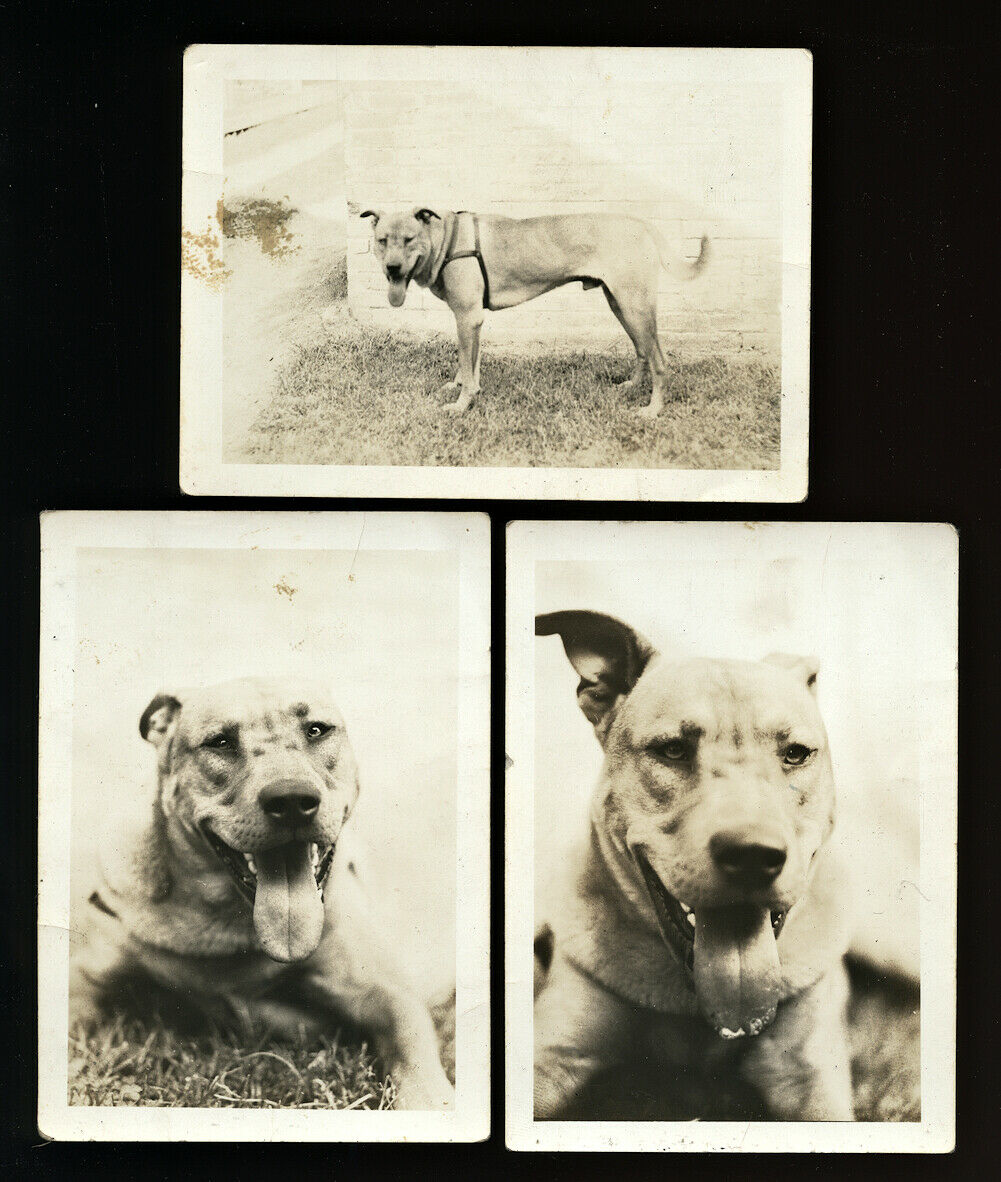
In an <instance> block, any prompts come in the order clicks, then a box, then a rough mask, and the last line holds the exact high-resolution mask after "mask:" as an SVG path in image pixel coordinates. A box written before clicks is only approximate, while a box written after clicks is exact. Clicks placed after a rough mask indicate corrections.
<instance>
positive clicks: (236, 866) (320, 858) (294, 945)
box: [202, 825, 336, 962]
mask: <svg viewBox="0 0 1001 1182" xmlns="http://www.w3.org/2000/svg"><path fill="white" fill-rule="evenodd" d="M202 833H203V834H204V835H205V839H206V841H207V842H208V844H209V846H210V848H211V849H212V851H213V853H214V854H215V855H216V857H217V858H219V860H220V861H221V862H222V863H223V865H224V866H225V867H226V869H227V870H228V871H229V873H230V875H231V877H232V879H233V881H234V883H235V884H236V887H237V890H238V891H239V892H240V894H241V895H243V897H244V898H245V899H246V900H247V902H248V903H249V904H250V905H251V906H252V907H253V910H254V930H255V932H256V933H257V938H258V940H259V941H260V944H261V947H262V948H263V950H264V951H265V952H266V953H267V954H268V956H270V957H271V958H272V960H279V961H286V962H287V961H298V960H304V959H305V958H306V957H307V956H310V955H312V953H313V952H315V951H316V947H317V945H318V944H319V942H320V938H321V936H322V935H323V924H324V909H323V890H324V886H325V885H326V881H327V876H328V875H329V873H330V867H331V864H332V862H333V860H334V850H335V845H336V843H330V844H329V845H325V844H321V843H319V842H315V841H287V842H284V843H282V844H281V845H275V846H272V847H270V848H269V849H262V850H256V851H254V852H253V853H245V852H243V851H241V850H237V849H234V848H233V846H230V845H227V844H226V842H224V841H223V840H222V838H221V837H220V836H219V835H218V834H217V833H215V832H214V831H213V830H212V829H211V828H210V827H209V826H208V825H202Z"/></svg>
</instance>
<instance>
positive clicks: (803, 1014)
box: [743, 963, 854, 1121]
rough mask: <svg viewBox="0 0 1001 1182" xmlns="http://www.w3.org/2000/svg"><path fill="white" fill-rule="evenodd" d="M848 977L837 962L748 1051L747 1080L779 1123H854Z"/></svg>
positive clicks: (789, 1004)
mask: <svg viewBox="0 0 1001 1182" xmlns="http://www.w3.org/2000/svg"><path fill="white" fill-rule="evenodd" d="M847 1001H848V976H847V973H846V972H845V969H844V966H843V965H842V964H840V963H839V964H838V965H837V966H835V967H834V968H832V969H831V970H830V971H829V972H827V973H826V974H825V975H824V976H823V977H821V979H820V980H819V981H818V982H817V983H816V984H815V985H812V986H811V987H810V988H809V989H807V990H805V991H804V992H803V993H801V994H800V995H799V996H798V997H795V998H792V999H791V1000H789V1001H787V1002H783V1003H782V1005H781V1006H780V1007H779V1013H778V1017H777V1018H776V1019H775V1022H774V1023H773V1024H772V1025H771V1026H770V1027H769V1028H768V1029H767V1030H765V1031H764V1032H763V1033H762V1034H759V1035H758V1037H757V1038H755V1039H754V1040H753V1041H752V1042H751V1044H750V1045H749V1046H748V1048H747V1054H746V1057H745V1059H744V1061H743V1073H744V1076H745V1077H746V1078H747V1079H748V1080H749V1081H750V1082H751V1083H752V1084H754V1085H755V1086H756V1087H757V1088H758V1090H759V1091H760V1092H761V1093H762V1095H763V1096H764V1098H765V1102H766V1103H767V1105H768V1107H769V1109H770V1111H771V1113H772V1115H773V1116H775V1117H777V1118H778V1119H780V1120H824V1121H829V1120H854V1115H853V1112H852V1081H851V1058H850V1053H849V1048H848V1035H847V1030H846V1028H845V1006H846V1004H847Z"/></svg>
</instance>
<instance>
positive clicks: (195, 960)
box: [141, 946, 295, 998]
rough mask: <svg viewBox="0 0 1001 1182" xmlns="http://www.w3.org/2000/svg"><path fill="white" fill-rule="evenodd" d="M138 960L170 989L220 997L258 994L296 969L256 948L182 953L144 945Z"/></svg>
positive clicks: (266, 990)
mask: <svg viewBox="0 0 1001 1182" xmlns="http://www.w3.org/2000/svg"><path fill="white" fill-rule="evenodd" d="M141 960H142V967H143V968H144V969H145V970H146V972H148V973H149V974H150V976H152V977H154V978H155V979H156V980H158V981H160V982H161V983H162V984H164V985H167V986H169V987H170V988H172V989H179V990H181V991H190V992H192V993H194V994H195V995H199V994H203V995H204V994H211V995H214V996H219V997H234V996H240V997H246V998H255V997H259V996H261V995H263V994H264V993H266V992H268V991H269V990H270V989H272V988H273V987H274V986H275V985H276V984H278V983H279V982H280V981H281V980H282V979H283V978H285V977H289V976H291V975H292V974H293V973H294V972H295V969H294V967H290V966H289V965H285V964H280V963H278V962H277V961H274V960H271V959H270V958H269V957H267V956H265V955H264V954H263V953H262V952H257V951H247V952H238V953H230V954H227V955H221V956H182V955H178V954H177V953H174V952H169V951H167V950H166V949H162V948H152V947H149V946H146V947H144V948H143V949H142V952H141Z"/></svg>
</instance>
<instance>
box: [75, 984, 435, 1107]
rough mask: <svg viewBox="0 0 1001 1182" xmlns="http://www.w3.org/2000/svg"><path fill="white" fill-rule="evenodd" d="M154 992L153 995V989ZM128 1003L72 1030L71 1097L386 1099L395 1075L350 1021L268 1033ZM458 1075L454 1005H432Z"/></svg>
mask: <svg viewBox="0 0 1001 1182" xmlns="http://www.w3.org/2000/svg"><path fill="white" fill-rule="evenodd" d="M152 996H153V997H154V999H156V997H157V996H158V994H157V993H156V991H153V993H152ZM163 1007H164V1008H163V1016H161V1014H160V1012H159V1009H158V1007H157V1005H156V1001H155V1000H154V1003H153V1004H152V1005H150V1004H142V1003H140V1004H138V1005H136V1006H134V1007H126V1008H125V1009H123V1010H122V1011H121V1012H119V1013H117V1014H115V1015H114V1016H113V1017H109V1018H107V1019H106V1020H105V1021H103V1022H102V1023H101V1024H99V1025H97V1026H94V1027H90V1028H86V1027H83V1026H77V1027H76V1028H75V1029H74V1030H72V1031H71V1032H70V1045H69V1096H68V1100H69V1103H70V1104H93V1105H101V1106H116V1105H130V1106H131V1105H136V1106H141V1107H152V1108H324V1109H334V1108H337V1109H373V1108H374V1109H382V1108H392V1107H393V1098H394V1091H393V1083H392V1080H390V1079H388V1078H387V1077H386V1076H385V1075H384V1074H383V1073H382V1071H381V1069H380V1067H379V1064H378V1062H377V1060H376V1059H375V1056H374V1055H373V1053H372V1051H371V1050H370V1049H369V1048H368V1046H367V1045H366V1044H365V1043H364V1042H363V1041H362V1037H361V1035H360V1034H359V1033H358V1032H357V1031H356V1030H354V1029H351V1028H348V1027H345V1028H344V1030H343V1031H341V1030H337V1029H331V1030H330V1032H329V1034H326V1035H321V1036H319V1037H317V1036H315V1035H307V1034H305V1033H303V1034H302V1035H300V1036H299V1037H298V1038H297V1039H295V1040H294V1041H288V1040H285V1039H282V1040H278V1039H275V1038H274V1037H273V1036H272V1035H271V1034H270V1033H269V1032H268V1031H267V1030H265V1029H264V1028H263V1027H260V1026H256V1027H255V1026H251V1025H246V1024H245V1025H243V1026H242V1027H241V1026H236V1027H231V1028H227V1029H221V1028H218V1027H216V1026H214V1025H206V1023H205V1021H204V1020H199V1019H197V1018H196V1017H195V1016H194V1015H193V1014H192V1013H190V1012H189V1011H187V1010H185V1009H183V1008H178V1007H177V1006H176V1005H174V1004H173V1003H172V1002H171V1001H170V1000H167V1001H165V1002H164V1003H163ZM432 1012H433V1016H434V1018H435V1021H436V1023H437V1026H438V1034H439V1037H440V1039H441V1056H442V1063H443V1064H444V1066H445V1070H446V1072H447V1073H448V1075H449V1078H450V1079H452V1080H453V1082H454V1078H455V1025H454V1022H455V1007H454V1003H453V1002H451V1001H450V1002H447V1003H445V1004H443V1005H441V1006H439V1007H436V1008H435V1009H434V1010H433V1011H432Z"/></svg>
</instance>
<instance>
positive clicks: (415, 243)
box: [361, 206, 441, 308]
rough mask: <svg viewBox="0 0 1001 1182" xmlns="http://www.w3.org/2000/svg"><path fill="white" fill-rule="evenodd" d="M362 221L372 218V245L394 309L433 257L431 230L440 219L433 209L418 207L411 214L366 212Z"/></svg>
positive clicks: (370, 210)
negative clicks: (432, 224) (434, 221)
mask: <svg viewBox="0 0 1001 1182" xmlns="http://www.w3.org/2000/svg"><path fill="white" fill-rule="evenodd" d="M361 217H363V218H371V219H372V245H373V249H374V251H375V257H376V258H377V259H378V260H379V264H380V266H381V267H382V271H383V274H384V275H385V276H386V279H387V280H388V282H389V290H388V293H387V294H388V297H389V302H390V303H391V304H392V305H393V307H394V308H399V307H401V306H402V304H403V301H404V300H405V299H406V298H407V287H408V286H409V284H410V280H411V279H413V277H414V276H415V275H416V274H418V273H419V272H420V270H421V268H422V267H423V266H424V264H425V263H427V262H428V260H429V259H430V258H431V257H432V256H433V255H434V244H433V242H432V241H431V234H430V231H429V229H428V227H429V226H430V224H431V222H432V220H438V221H440V220H441V217H440V215H439V214H437V213H435V211H434V210H433V209H426V208H424V207H423V206H415V207H414V208H413V209H412V210H411V211H410V212H409V213H390V214H386V213H382V212H381V211H380V210H375V209H366V210H365V212H364V213H363V214H361Z"/></svg>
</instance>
